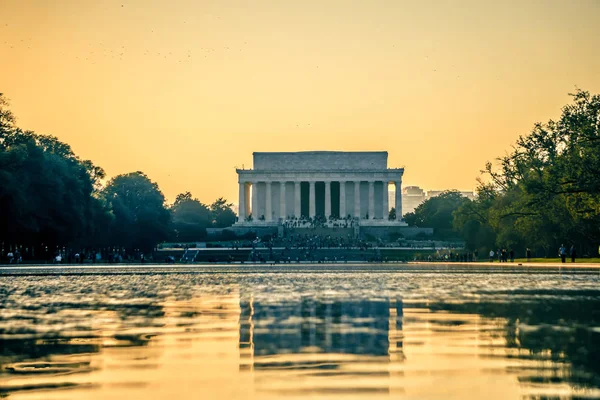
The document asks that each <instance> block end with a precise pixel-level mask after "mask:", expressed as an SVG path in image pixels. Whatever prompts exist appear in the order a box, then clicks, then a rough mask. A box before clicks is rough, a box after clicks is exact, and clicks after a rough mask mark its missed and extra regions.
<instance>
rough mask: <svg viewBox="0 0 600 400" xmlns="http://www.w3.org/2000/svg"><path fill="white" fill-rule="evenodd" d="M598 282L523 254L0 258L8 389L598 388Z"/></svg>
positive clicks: (358, 393) (385, 391)
mask: <svg viewBox="0 0 600 400" xmlns="http://www.w3.org/2000/svg"><path fill="white" fill-rule="evenodd" d="M598 283H600V277H599V275H598V272H597V271H586V270H576V271H566V272H565V271H561V272H560V273H557V271H556V270H552V269H536V270H535V271H531V270H527V269H526V268H511V269H510V270H507V269H505V268H502V269H500V268H497V269H477V268H448V267H445V266H429V267H428V266H418V267H409V266H403V265H400V266H389V265H374V266H358V265H348V266H340V265H337V266H292V267H288V266H285V267H284V266H274V267H264V266H263V267H248V266H244V267H219V268H217V267H198V268H196V267H185V266H182V267H179V268H175V269H173V268H170V267H159V268H152V269H149V270H142V269H138V268H127V267H125V268H110V269H103V268H63V269H51V270H44V269H32V270H27V269H23V270H2V269H1V268H0V341H1V343H2V346H0V394H3V395H7V394H8V395H10V396H11V398H12V397H14V398H49V399H50V398H81V397H86V398H126V397H127V398H130V397H131V396H133V397H142V396H143V397H144V398H164V397H167V396H170V397H176V398H196V397H197V395H198V394H199V393H201V394H203V395H205V396H206V397H207V398H211V397H219V398H242V397H243V398H248V397H257V398H270V397H272V398H281V397H306V396H309V395H314V396H318V397H326V398H337V397H344V398H347V397H357V398H364V397H365V396H369V397H378V396H385V397H387V396H389V395H402V396H405V397H408V398H438V397H439V398H441V397H443V398H461V399H469V398H471V399H475V398H481V397H483V396H485V397H487V398H492V399H493V398H499V399H500V398H501V399H505V398H528V397H529V398H541V397H544V396H545V397H548V398H550V397H555V398H558V397H562V398H575V397H587V398H591V397H600V392H599V388H600V378H599V377H600V330H599V328H598V327H600V290H598V287H599V286H598ZM58 389H69V390H67V391H65V390H58ZM36 396H37V397H36Z"/></svg>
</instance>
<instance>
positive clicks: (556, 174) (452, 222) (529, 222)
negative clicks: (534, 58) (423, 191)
mask: <svg viewBox="0 0 600 400" xmlns="http://www.w3.org/2000/svg"><path fill="white" fill-rule="evenodd" d="M571 97H572V102H571V103H569V104H567V105H566V106H564V107H563V108H562V113H561V115H560V117H559V118H558V119H557V120H549V121H548V122H546V123H537V124H535V125H534V128H533V129H532V131H531V132H530V133H529V134H528V135H523V136H520V137H519V139H518V140H517V141H516V143H515V144H514V146H513V148H512V150H511V151H510V152H509V153H507V154H506V155H505V156H503V157H500V158H498V159H497V164H495V165H494V164H492V163H491V162H488V163H487V164H486V166H485V168H484V170H482V171H481V172H482V177H480V178H479V179H478V186H477V196H476V198H475V200H473V201H471V200H469V199H467V198H464V197H462V196H460V194H459V193H458V192H447V193H444V194H443V195H442V196H439V197H436V198H432V199H429V200H428V201H426V202H424V203H423V204H421V205H420V206H419V207H418V208H417V209H416V210H415V212H414V213H409V214H407V215H406V216H405V220H406V221H407V222H408V223H409V225H413V226H422V227H433V228H435V229H436V231H438V232H439V234H441V235H442V236H443V235H446V236H448V235H450V236H452V235H454V236H455V237H458V238H461V239H463V240H464V241H465V243H466V247H467V248H468V249H470V250H475V249H478V250H480V251H484V250H485V251H489V250H490V249H494V250H495V249H497V248H506V249H509V248H510V249H514V250H515V251H517V254H519V253H520V254H524V253H525V249H527V248H530V249H531V250H532V252H533V254H535V255H537V256H544V257H555V256H556V255H557V249H558V248H559V247H560V246H561V245H565V246H567V248H569V247H570V246H575V248H576V249H577V253H578V254H580V255H589V256H597V255H598V251H599V245H600V95H592V94H590V93H589V92H587V91H583V90H577V91H576V92H575V93H573V94H571Z"/></svg>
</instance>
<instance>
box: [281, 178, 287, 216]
mask: <svg viewBox="0 0 600 400" xmlns="http://www.w3.org/2000/svg"><path fill="white" fill-rule="evenodd" d="M279 216H280V217H281V218H282V219H283V220H284V221H285V219H286V218H287V214H286V210H285V182H283V181H282V182H279Z"/></svg>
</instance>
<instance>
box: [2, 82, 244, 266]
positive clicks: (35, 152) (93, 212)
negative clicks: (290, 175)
mask: <svg viewBox="0 0 600 400" xmlns="http://www.w3.org/2000/svg"><path fill="white" fill-rule="evenodd" d="M105 178H106V174H105V172H104V170H103V169H102V168H101V167H99V166H97V165H94V164H93V163H92V162H91V161H89V160H82V159H80V158H79V157H78V156H77V155H76V154H75V153H74V152H73V150H72V149H71V147H70V146H69V145H68V144H66V143H63V142H61V141H59V140H58V139H57V138H56V137H54V136H48V135H40V134H37V133H35V132H32V131H27V130H23V129H20V128H19V127H17V126H16V118H15V116H14V115H13V113H12V112H11V110H10V108H9V102H8V100H7V99H6V97H5V96H4V95H3V94H2V93H0V244H1V245H2V248H1V249H0V250H2V251H3V253H4V254H2V256H3V255H5V254H6V253H7V252H8V251H9V250H11V249H15V248H18V249H20V250H21V251H24V249H26V251H27V252H29V253H30V254H31V255H32V256H33V257H35V258H40V257H41V255H42V254H44V255H48V254H49V255H50V256H52V255H53V254H54V252H55V249H57V248H63V247H71V248H89V249H91V248H96V249H99V248H104V247H118V248H121V249H125V250H126V251H128V252H133V251H139V252H149V251H151V250H152V249H153V248H154V247H155V246H156V245H157V244H158V243H160V242H163V241H176V242H185V241H195V240H201V239H202V238H204V237H205V236H206V228H209V227H217V228H220V227H227V226H230V225H232V224H233V223H234V222H235V219H236V216H235V213H234V212H233V211H232V209H231V207H232V204H231V203H228V202H227V201H226V200H225V199H223V198H219V199H217V200H216V201H215V202H214V203H212V204H210V205H206V204H203V203H202V202H200V201H199V200H198V199H196V198H194V197H193V196H192V194H191V193H190V192H186V193H182V194H179V195H178V196H177V198H176V200H175V202H174V203H173V204H171V205H168V204H167V203H166V201H165V197H164V195H163V193H162V192H161V190H160V188H159V187H158V185H157V184H156V183H155V182H152V181H151V180H150V178H149V177H148V176H147V175H146V174H144V173H143V172H141V171H136V172H131V173H127V174H122V175H118V176H115V177H114V178H112V179H110V180H109V181H108V182H105Z"/></svg>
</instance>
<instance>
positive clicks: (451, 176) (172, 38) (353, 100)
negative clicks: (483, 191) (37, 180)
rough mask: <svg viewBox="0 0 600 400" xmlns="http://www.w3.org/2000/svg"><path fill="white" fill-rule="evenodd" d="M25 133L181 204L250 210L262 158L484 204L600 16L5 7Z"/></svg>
mask: <svg viewBox="0 0 600 400" xmlns="http://www.w3.org/2000/svg"><path fill="white" fill-rule="evenodd" d="M0 16H1V17H0V92H3V93H4V94H5V95H6V96H7V97H8V98H9V99H10V101H11V104H12V106H11V108H12V110H13V112H14V113H15V115H16V116H17V118H18V125H19V126H20V127H21V128H24V129H30V130H34V131H36V132H38V133H44V134H52V135H55V136H57V137H58V138H59V139H60V140H62V141H65V142H67V143H69V144H70V145H71V146H72V147H73V149H74V151H75V152H76V153H77V154H78V155H79V156H80V157H82V158H84V159H90V160H92V161H93V162H94V163H95V164H97V165H99V166H101V167H103V168H104V169H105V170H106V172H107V174H108V175H109V176H114V175H117V174H121V173H126V172H131V171H137V170H141V171H143V172H145V173H146V174H148V175H149V177H150V178H151V179H152V180H154V181H156V182H158V184H159V185H160V187H161V189H162V191H163V193H164V194H165V195H166V196H167V198H168V200H169V201H172V200H174V198H175V196H176V194H177V193H180V192H183V191H188V190H189V191H191V192H192V193H193V194H194V196H195V197H198V198H199V199H200V200H201V201H203V202H212V201H213V200H214V199H215V198H217V197H220V196H224V197H226V198H227V199H229V200H231V201H232V202H237V190H238V185H237V176H236V174H235V169H234V168H235V167H236V166H237V167H241V166H242V165H244V166H245V167H246V168H248V167H250V166H251V165H252V152H253V151H301V150H347V151H359V150H387V151H388V152H389V166H390V167H400V166H403V167H405V175H404V185H419V186H421V187H423V188H425V189H447V188H457V189H473V188H474V187H475V184H476V183H475V178H476V177H477V176H479V170H480V169H482V167H483V166H484V164H485V162H486V160H493V159H494V158H495V157H498V156H500V155H502V154H504V152H506V151H509V150H510V146H511V145H512V143H513V142H514V141H515V139H516V138H517V137H518V136H519V135H520V134H526V133H528V132H529V131H530V130H531V128H532V126H533V124H534V123H535V122H536V121H546V120H548V119H549V118H556V117H558V116H559V114H560V108H561V107H562V106H563V105H565V104H566V103H567V102H569V97H568V93H569V92H572V91H574V90H575V88H576V87H579V88H581V89H584V90H589V91H591V92H594V93H600V1H596V0H590V1H583V0H581V1H579V0H574V1H567V0H564V1H514V2H513V1H501V2H499V1H489V2H488V1H482V0H479V1H462V0H455V1H411V2H404V1H392V0H387V1H383V0H381V1H350V0H345V1H328V0H319V1H316V0H315V1H313V0H303V1H286V0H280V1H275V0H273V1H262V0H254V1H226V0H219V1H206V0H194V1H192V0H190V1H169V2H167V1H154V0H139V1H137V0H136V1H133V0H121V1H108V0H102V1H92V0H61V1H58V0H57V1H52V0H35V1H34V0H0Z"/></svg>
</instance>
